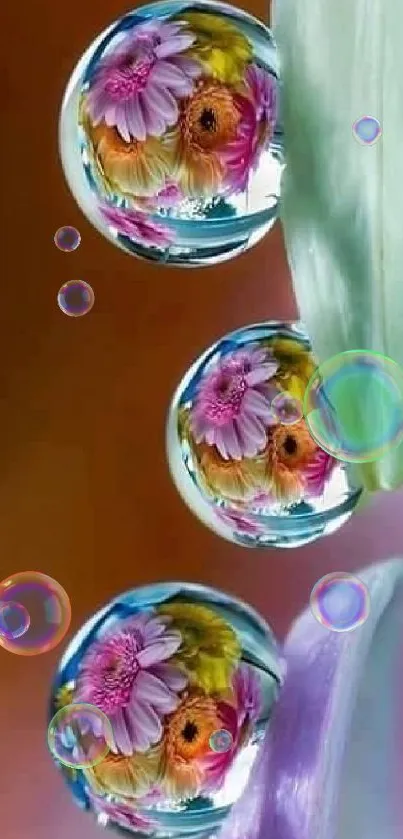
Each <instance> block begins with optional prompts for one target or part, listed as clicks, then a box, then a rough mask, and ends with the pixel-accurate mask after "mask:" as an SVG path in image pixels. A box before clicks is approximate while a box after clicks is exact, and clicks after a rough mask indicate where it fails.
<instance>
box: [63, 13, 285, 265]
mask: <svg viewBox="0 0 403 839" xmlns="http://www.w3.org/2000/svg"><path fill="white" fill-rule="evenodd" d="M60 149H61V158H62V164H63V168H64V171H65V174H66V177H67V181H68V183H69V186H70V189H71V191H72V193H73V195H74V197H75V198H76V200H77V203H78V204H79V205H80V207H81V209H82V210H83V212H84V213H85V214H86V215H87V217H88V218H89V220H90V221H91V222H92V223H93V224H94V226H95V227H96V228H97V229H98V230H99V231H100V232H101V233H103V234H104V235H105V236H106V237H107V238H108V239H109V240H111V241H112V242H114V243H115V244H116V245H118V246H119V247H120V248H122V249H123V250H125V251H127V252H128V253H131V254H135V255H136V256H140V257H143V258H146V259H150V260H153V261H156V262H162V263H164V264H177V265H184V266H187V265H210V264H213V263H215V262H219V261H223V260H226V259H229V258H231V257H234V256H237V255H238V254H240V253H242V252H244V251H245V250H247V249H248V248H249V247H251V246H252V245H254V244H255V243H256V242H258V241H259V240H260V239H261V238H262V237H263V236H264V235H265V234H266V233H267V231H268V230H269V229H270V228H271V227H272V225H273V224H274V222H275V219H276V217H277V211H278V198H279V190H280V178H281V171H282V168H283V162H282V161H283V157H282V130H281V126H280V123H279V118H278V75H277V57H276V49H275V45H274V42H273V39H272V36H271V33H270V31H269V30H268V29H267V27H266V26H265V25H264V24H263V23H261V22H260V21H258V20H257V19H256V18H254V17H252V16H251V15H249V14H247V13H246V12H243V11H242V10H240V9H237V8H235V7H233V6H230V5H227V4H224V3H215V2H205V0H198V2H195V3H183V2H157V3H152V4H150V5H147V6H143V7H140V8H138V9H136V10H134V11H132V12H130V13H128V14H126V15H124V16H123V17H122V18H120V19H119V20H118V21H116V22H115V23H113V24H112V25H111V26H110V27H109V28H108V29H106V30H105V31H104V32H102V33H101V35H99V36H98V38H96V39H95V41H94V42H93V43H92V44H91V46H90V47H89V48H88V50H87V51H86V52H85V54H84V55H83V57H82V58H81V59H80V61H79V63H78V65H77V66H76V68H75V70H74V72H73V74H72V76H71V79H70V81H69V83H68V86H67V90H66V93H65V97H64V101H63V105H62V111H61V119H60Z"/></svg>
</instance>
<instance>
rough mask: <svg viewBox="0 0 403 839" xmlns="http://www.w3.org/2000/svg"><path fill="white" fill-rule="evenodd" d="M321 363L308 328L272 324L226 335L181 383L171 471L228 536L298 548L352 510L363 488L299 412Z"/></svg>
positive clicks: (172, 424)
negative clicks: (309, 337) (311, 345)
mask: <svg viewBox="0 0 403 839" xmlns="http://www.w3.org/2000/svg"><path fill="white" fill-rule="evenodd" d="M315 369H316V363H315V360H314V358H313V355H312V351H311V347H310V343H309V339H308V337H307V335H306V333H305V332H304V331H303V329H302V328H301V327H299V326H298V325H297V324H285V323H277V322H276V321H268V322H267V323H262V324H254V325H253V326H248V327H245V328H244V329H239V330H237V331H236V332H232V333H231V334H229V335H225V336H224V337H223V338H221V339H220V340H219V341H217V343H216V344H214V345H213V346H212V347H210V348H209V349H207V350H206V351H205V352H204V353H203V354H202V355H201V356H200V358H198V359H197V360H196V361H195V363H194V364H193V365H192V366H191V367H190V369H189V370H188V372H187V373H186V374H185V376H184V377H183V379H182V381H181V382H180V384H179V387H178V388H177V390H176V393H175V394H174V397H173V399H172V403H171V407H170V411H169V415H168V422H167V456H168V463H169V467H170V471H171V475H172V477H173V480H174V482H175V484H176V486H177V488H178V490H179V492H180V494H181V495H182V498H183V500H184V501H185V503H186V504H188V506H189V507H190V508H191V510H193V512H194V513H195V514H196V515H197V516H198V517H199V518H200V519H201V520H202V521H203V522H204V523H205V524H206V525H207V526H208V527H210V528H211V529H212V530H214V531H215V532H216V533H218V534H219V535H220V536H223V537H224V538H227V539H229V540H231V541H233V542H236V543H237V544H240V545H244V546H245V547H261V548H264V547H279V548H293V547H297V546H299V545H304V544H307V543H308V542H312V541H314V540H315V539H318V538H320V537H321V536H323V535H327V534H330V533H333V532H334V530H337V528H338V527H340V526H341V525H342V524H344V522H345V521H347V519H348V518H349V517H350V515H351V514H352V512H353V510H354V508H355V506H356V504H357V501H358V498H359V496H360V488H359V487H357V486H355V485H354V483H353V478H352V476H351V475H350V474H349V473H348V472H347V469H346V468H345V467H344V466H341V464H340V462H339V461H338V460H337V459H336V458H333V457H331V456H330V455H329V454H327V452H325V451H323V449H322V448H321V447H320V446H319V445H318V444H317V443H316V442H315V440H314V439H313V437H312V434H311V433H310V431H309V428H308V426H307V423H306V421H305V419H304V418H303V416H301V402H302V399H303V396H304V392H305V390H306V387H307V384H308V382H309V380H310V378H311V377H312V374H313V372H314V371H315ZM290 420H292V422H290Z"/></svg>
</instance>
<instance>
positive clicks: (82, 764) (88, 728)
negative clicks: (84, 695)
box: [48, 703, 113, 769]
mask: <svg viewBox="0 0 403 839" xmlns="http://www.w3.org/2000/svg"><path fill="white" fill-rule="evenodd" d="M111 742H113V733H112V726H111V723H110V722H109V719H108V717H107V716H106V715H105V714H104V713H103V711H101V710H100V709H99V708H97V707H95V705H89V704H87V703H73V704H70V705H65V706H64V708H60V710H59V711H57V713H56V714H55V715H54V717H53V719H52V720H51V721H50V723H49V727H48V746H49V750H50V752H51V754H52V755H53V757H54V758H55V759H56V760H58V761H59V763H62V764H63V766H69V767H74V768H75V769H90V768H91V767H92V766H97V764H98V763H101V761H102V760H104V758H105V757H106V755H107V754H108V752H109V751H110V746H109V743H111Z"/></svg>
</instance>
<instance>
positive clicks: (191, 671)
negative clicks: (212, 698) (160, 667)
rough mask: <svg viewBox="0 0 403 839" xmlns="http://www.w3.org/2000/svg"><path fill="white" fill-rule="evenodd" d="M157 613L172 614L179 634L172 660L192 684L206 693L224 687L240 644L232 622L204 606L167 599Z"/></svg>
mask: <svg viewBox="0 0 403 839" xmlns="http://www.w3.org/2000/svg"><path fill="white" fill-rule="evenodd" d="M158 611H159V613H160V614H163V615H169V616H170V617H171V618H172V626H173V627H174V628H175V629H177V630H179V632H180V633H181V635H182V645H181V647H180V648H179V651H178V653H177V654H176V656H175V661H176V662H177V663H178V665H179V666H181V667H182V669H183V670H185V672H186V673H187V675H188V676H189V679H190V682H191V684H192V685H198V686H199V687H201V688H203V690H204V691H206V692H207V693H220V692H222V691H225V690H228V688H229V686H230V683H231V677H232V673H233V670H234V666H235V664H236V663H237V661H238V660H239V658H240V655H241V648H240V643H239V641H238V637H237V635H236V633H235V631H234V629H233V628H232V626H231V625H230V624H229V623H227V621H225V620H223V618H221V617H220V615H218V614H217V613H216V612H214V611H213V610H212V609H210V608H208V607H207V606H199V605H198V604H194V603H169V604H164V605H163V606H161V607H160V608H159V610H158Z"/></svg>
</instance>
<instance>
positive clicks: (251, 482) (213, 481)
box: [195, 443, 268, 501]
mask: <svg viewBox="0 0 403 839" xmlns="http://www.w3.org/2000/svg"><path fill="white" fill-rule="evenodd" d="M195 452H196V457H197V460H198V463H199V476H200V479H201V482H202V484H205V489H206V491H207V492H208V493H209V494H211V493H213V494H215V495H218V496H220V497H222V498H224V499H228V500H230V501H247V500H249V499H251V498H254V497H255V495H256V493H257V492H259V491H261V490H263V489H264V488H268V483H267V475H266V463H265V460H264V459H263V458H262V457H261V456H259V457H256V458H248V457H244V458H242V460H224V458H223V457H221V455H220V454H219V452H218V451H217V449H216V448H215V446H209V445H207V444H206V443H201V444H200V445H198V446H196V447H195Z"/></svg>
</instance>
